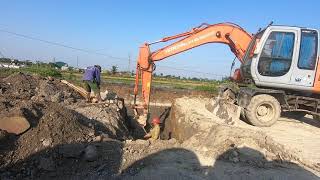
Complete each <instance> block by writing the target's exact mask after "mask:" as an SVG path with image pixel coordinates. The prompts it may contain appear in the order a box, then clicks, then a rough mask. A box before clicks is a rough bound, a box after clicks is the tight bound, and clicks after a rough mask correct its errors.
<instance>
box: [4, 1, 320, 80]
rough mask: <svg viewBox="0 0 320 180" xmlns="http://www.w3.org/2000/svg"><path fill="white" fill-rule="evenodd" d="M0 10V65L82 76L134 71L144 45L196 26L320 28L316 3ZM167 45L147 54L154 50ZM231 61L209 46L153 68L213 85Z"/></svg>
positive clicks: (53, 4)
mask: <svg viewBox="0 0 320 180" xmlns="http://www.w3.org/2000/svg"><path fill="white" fill-rule="evenodd" d="M0 6H1V11H0V17H1V19H0V42H1V44H0V52H1V53H2V54H3V55H4V56H5V57H9V58H17V59H21V60H26V59H32V60H39V61H45V62H50V61H53V59H55V61H64V62H66V63H68V64H69V65H71V66H79V67H81V68H84V67H86V66H90V65H93V64H100V65H101V66H102V67H103V68H104V69H110V68H111V66H113V65H116V66H118V67H119V69H120V70H128V69H130V70H134V69H135V66H136V58H137V54H138V50H139V49H138V48H139V46H140V45H141V44H142V43H144V42H152V41H156V40H158V39H161V38H163V37H165V36H171V35H175V34H179V33H182V32H185V31H189V30H190V29H192V28H193V27H196V26H198V25H200V24H201V23H209V24H215V23H220V22H233V23H236V24H239V25H240V26H241V27H243V28H244V29H245V30H247V31H248V32H250V33H255V32H256V31H257V30H258V29H259V28H263V27H265V26H266V25H267V24H269V23H270V22H271V21H273V22H274V24H277V25H278V24H280V25H291V26H303V27H310V28H315V29H319V28H320V21H319V19H320V14H319V13H318V9H319V7H320V1H318V0H314V1H312V0H303V1H296V0H282V1H279V0H265V1H257V0H256V1H253V0H252V1H246V0H241V1H240V0H234V1H233V0H229V1H214V0H197V1H191V0H190V1H187V0H161V1H150V0H126V1H125V0H101V1H99V0H90V1H85V0H64V1H62V0H55V1H53V0H52V1H49V0H28V1H21V0H20V1H18V0H1V4H0ZM1 30H2V31H1ZM5 31H9V32H14V33H18V34H22V35H26V36H28V37H33V38H37V39H42V40H46V41H50V42H55V43H59V44H63V45H66V46H71V47H75V48H79V49H84V50H88V51H90V52H95V53H87V52H83V51H79V50H75V49H70V48H66V47H61V46H56V45H52V44H48V43H44V42H41V41H36V40H31V39H26V38H22V37H19V36H16V35H13V34H9V33H7V32H5ZM165 45H168V44H162V45H155V46H152V50H157V49H158V48H161V47H163V46H165ZM99 54H100V55H99ZM101 54H103V55H101ZM129 57H130V58H129ZM129 59H130V63H129ZM233 59H234V55H233V53H232V52H231V51H230V49H229V47H228V46H226V45H223V44H207V45H203V46H200V47H197V48H194V49H192V50H189V51H187V52H184V53H181V54H178V55H175V56H172V57H170V58H167V59H165V60H163V61H160V62H157V63H156V65H157V69H156V73H163V74H172V75H180V76H186V77H201V78H210V79H219V78H221V77H222V76H228V75H229V74H230V66H231V63H232V61H233ZM238 64H239V63H238Z"/></svg>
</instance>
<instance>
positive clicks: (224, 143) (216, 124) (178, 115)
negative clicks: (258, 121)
mask: <svg viewBox="0 0 320 180" xmlns="http://www.w3.org/2000/svg"><path fill="white" fill-rule="evenodd" d="M209 101H210V100H209V99H201V98H180V99H177V100H176V101H175V103H174V104H173V107H172V110H171V114H170V120H168V121H166V126H165V131H164V134H165V135H166V136H165V137H168V136H170V137H174V138H176V139H178V140H179V141H180V142H183V147H184V148H188V149H190V150H192V151H194V152H197V154H198V155H199V159H200V161H202V163H203V164H205V165H210V164H211V165H212V163H213V159H208V158H207V157H215V158H217V157H219V156H220V155H221V154H223V153H224V152H227V151H230V152H231V153H229V154H224V157H220V158H222V159H227V160H229V161H231V162H234V163H238V162H240V163H241V162H245V163H249V164H252V165H254V166H256V167H263V168H267V167H270V164H271V166H278V165H279V164H281V162H283V164H282V166H285V165H284V164H291V163H293V164H297V165H299V166H302V167H305V168H311V169H313V170H315V171H320V168H319V166H318V164H316V163H313V162H311V161H310V160H309V159H305V158H303V157H301V156H300V155H299V154H298V153H296V151H295V149H291V148H288V147H287V146H285V144H281V143H280V141H275V140H274V139H273V137H272V138H271V136H269V135H268V134H267V133H264V132H262V131H263V129H261V128H258V127H253V126H250V125H248V124H246V123H244V122H242V121H239V122H237V123H235V125H228V124H226V123H225V121H224V120H221V119H220V118H218V117H216V116H214V115H213V114H212V113H210V112H209V111H208V110H206V108H205V105H206V103H208V102H209ZM190 104H192V106H190ZM244 148H248V149H253V150H255V151H256V152H259V154H260V155H259V157H255V155H254V154H252V157H254V158H253V159H250V158H249V157H250V155H249V156H241V150H240V151H239V149H244ZM232 152H234V154H235V155H234V156H232ZM242 152H243V151H242ZM242 154H243V153H242ZM244 154H245V153H244ZM249 154H250V153H249ZM268 162H272V163H268Z"/></svg>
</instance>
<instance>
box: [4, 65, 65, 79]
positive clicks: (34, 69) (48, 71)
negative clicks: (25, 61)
mask: <svg viewBox="0 0 320 180" xmlns="http://www.w3.org/2000/svg"><path fill="white" fill-rule="evenodd" d="M17 72H23V73H28V74H37V75H40V76H44V77H47V76H52V77H58V78H61V77H62V74H61V73H60V71H59V70H56V69H54V68H53V67H50V66H48V65H32V66H28V67H23V68H19V69H8V68H1V69H0V75H1V76H8V75H10V74H13V73H17Z"/></svg>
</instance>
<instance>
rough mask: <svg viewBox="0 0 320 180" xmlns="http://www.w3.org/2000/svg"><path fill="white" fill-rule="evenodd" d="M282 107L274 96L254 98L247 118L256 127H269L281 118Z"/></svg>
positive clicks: (263, 95)
mask: <svg viewBox="0 0 320 180" xmlns="http://www.w3.org/2000/svg"><path fill="white" fill-rule="evenodd" d="M280 114H281V106H280V103H279V101H278V100H277V99H276V98H274V97H273V96H270V95H267V94H260V95H256V96H254V97H253V98H252V99H251V101H250V103H249V105H248V106H247V108H246V109H245V117H246V119H247V120H248V121H249V123H251V124H252V125H254V126H259V127H269V126H271V125H273V124H274V123H275V122H276V121H277V120H278V119H279V117H280Z"/></svg>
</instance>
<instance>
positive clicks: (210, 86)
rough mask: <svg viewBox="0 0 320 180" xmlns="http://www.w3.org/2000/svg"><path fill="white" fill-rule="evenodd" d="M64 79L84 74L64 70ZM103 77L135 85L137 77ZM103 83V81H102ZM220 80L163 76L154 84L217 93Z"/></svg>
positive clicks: (78, 80) (77, 82)
mask: <svg viewBox="0 0 320 180" xmlns="http://www.w3.org/2000/svg"><path fill="white" fill-rule="evenodd" d="M62 76H63V78H64V79H66V80H69V81H72V82H73V83H76V84H79V82H80V83H81V78H82V74H81V73H72V72H62ZM102 79H103V81H104V82H108V83H117V84H127V85H133V84H134V82H135V77H130V76H112V75H106V74H102ZM102 83H103V82H102ZM221 83H222V82H220V81H206V82H201V81H194V80H185V79H184V80H183V79H168V78H163V77H154V78H153V79H152V86H154V87H168V88H172V89H192V90H197V91H206V92H211V93H216V92H217V89H218V87H219V85H220V84H221Z"/></svg>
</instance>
